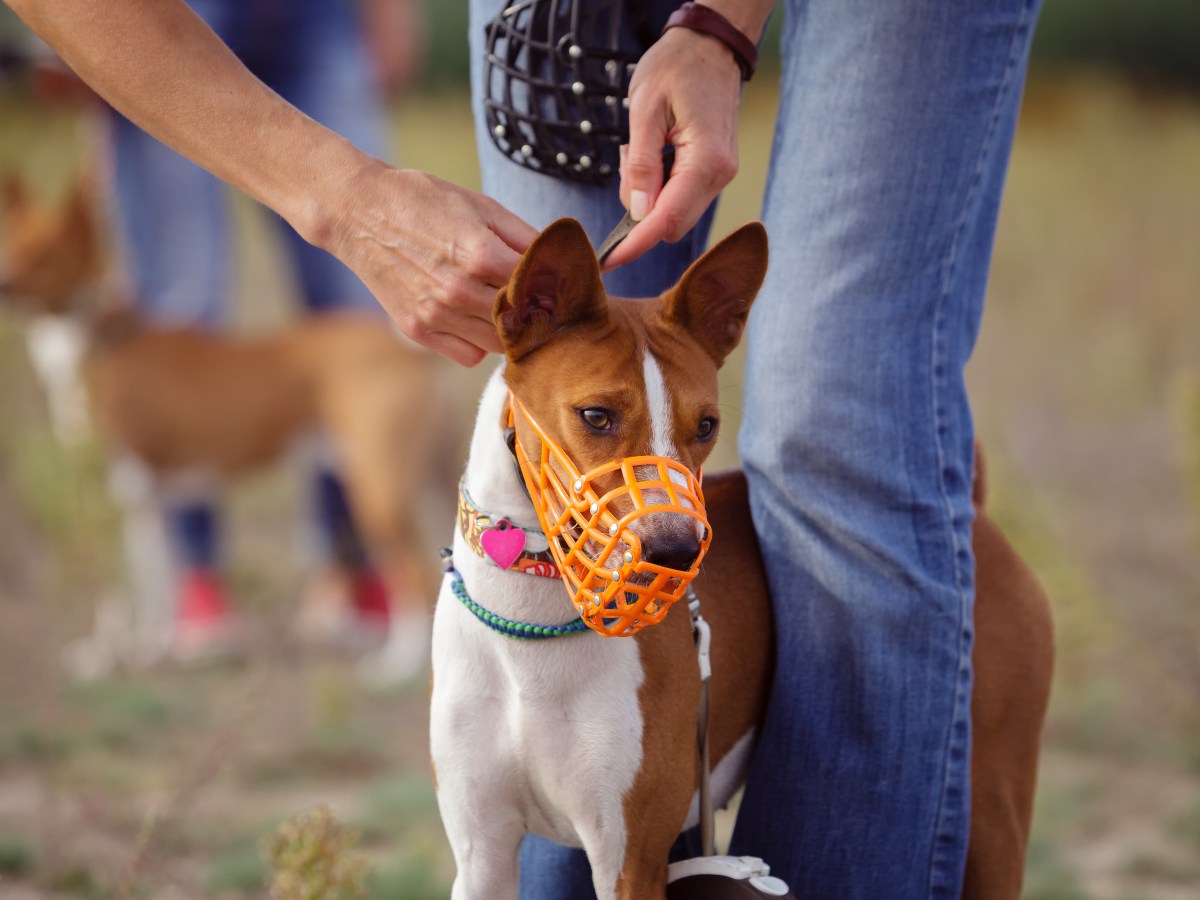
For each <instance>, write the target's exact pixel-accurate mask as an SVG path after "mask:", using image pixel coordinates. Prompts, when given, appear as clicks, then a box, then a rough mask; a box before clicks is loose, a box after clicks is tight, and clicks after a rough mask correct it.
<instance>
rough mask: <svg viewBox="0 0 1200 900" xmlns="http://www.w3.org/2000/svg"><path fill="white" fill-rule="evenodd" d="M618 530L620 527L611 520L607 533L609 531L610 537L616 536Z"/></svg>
mask: <svg viewBox="0 0 1200 900" xmlns="http://www.w3.org/2000/svg"><path fill="white" fill-rule="evenodd" d="M620 530H621V528H620V526H619V525H617V523H616V522H613V523H612V524H611V525H609V526H608V533H609V536H610V537H616V536H617V532H618V531H620Z"/></svg>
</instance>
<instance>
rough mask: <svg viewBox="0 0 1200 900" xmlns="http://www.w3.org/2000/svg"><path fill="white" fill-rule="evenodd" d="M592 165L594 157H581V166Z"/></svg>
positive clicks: (589, 166) (582, 167) (583, 167)
mask: <svg viewBox="0 0 1200 900" xmlns="http://www.w3.org/2000/svg"><path fill="white" fill-rule="evenodd" d="M591 167H592V158H591V157H590V156H581V157H579V168H581V169H590V168H591Z"/></svg>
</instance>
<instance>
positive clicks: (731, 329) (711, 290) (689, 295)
mask: <svg viewBox="0 0 1200 900" xmlns="http://www.w3.org/2000/svg"><path fill="white" fill-rule="evenodd" d="M766 274H767V230H766V229H765V228H763V226H762V223H761V222H751V223H749V224H748V225H743V226H742V227H741V228H739V229H738V230H737V231H735V232H734V233H733V234H731V235H729V237H727V238H725V240H723V241H721V242H720V243H719V244H717V246H715V247H713V248H712V249H711V250H709V251H708V252H707V253H705V254H704V255H703V256H701V257H700V258H699V259H698V260H696V261H695V262H694V263H692V265H691V266H690V267H689V268H688V270H687V271H686V272H684V273H683V278H681V279H679V284H677V285H675V287H673V288H671V290H669V291H667V293H666V294H664V295H663V303H664V313H665V315H666V317H667V319H668V320H670V321H671V322H673V323H675V324H676V325H680V326H682V327H683V328H685V329H687V330H688V332H690V333H691V335H692V336H693V337H694V338H695V339H696V340H697V341H698V342H699V343H700V346H702V347H703V348H704V349H705V351H706V352H707V353H708V355H709V356H711V357H712V359H713V362H715V363H716V364H717V365H718V366H719V365H721V363H723V362H724V361H725V357H726V356H728V355H729V353H730V351H731V350H733V348H734V347H736V346H737V344H738V341H739V340H741V338H742V331H743V330H745V327H746V317H747V316H748V315H749V314H750V304H751V303H753V302H754V298H755V297H756V296H757V295H758V289H759V288H761V287H762V283H763V278H764V277H765V276H766Z"/></svg>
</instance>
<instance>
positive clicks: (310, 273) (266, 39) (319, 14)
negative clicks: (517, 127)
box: [245, 0, 388, 316]
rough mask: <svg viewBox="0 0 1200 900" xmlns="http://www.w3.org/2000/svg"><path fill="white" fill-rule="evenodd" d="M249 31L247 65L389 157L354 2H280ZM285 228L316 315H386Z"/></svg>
mask: <svg viewBox="0 0 1200 900" xmlns="http://www.w3.org/2000/svg"><path fill="white" fill-rule="evenodd" d="M247 32H248V34H247V47H246V49H245V58H246V60H247V64H248V65H249V66H250V68H251V70H252V71H254V73H255V74H256V75H258V76H259V77H260V78H262V80H263V81H264V82H266V84H268V85H269V86H270V87H271V88H273V89H274V90H276V91H278V92H279V94H280V95H281V96H282V97H284V99H286V100H288V101H289V102H290V103H292V104H294V105H295V106H296V107H297V108H298V109H300V110H301V111H303V112H304V113H306V114H307V115H309V116H311V117H312V118H313V119H315V120H316V121H318V122H320V123H321V124H322V125H324V126H326V127H327V128H329V129H330V130H332V131H334V132H336V133H337V134H339V135H341V136H342V137H344V138H345V139H346V140H348V141H350V142H351V143H353V144H354V145H355V146H357V147H358V148H359V149H361V150H363V151H365V152H367V153H369V154H371V155H372V156H375V157H377V158H381V159H382V158H386V157H387V155H388V153H387V127H386V123H387V119H386V116H385V110H384V105H383V98H382V97H381V96H380V93H379V90H378V89H377V88H376V86H375V84H374V83H373V81H372V76H371V72H370V68H369V57H368V53H367V47H366V42H365V41H364V40H363V35H362V29H361V23H360V22H359V20H358V18H357V11H356V9H355V5H354V4H352V3H345V2H341V0H292V2H289V3H286V4H273V5H271V6H269V7H267V8H264V9H263V10H261V11H260V12H259V13H258V16H257V17H256V20H255V22H254V25H253V26H252V27H251V28H249V29H247ZM252 35H253V36H254V37H253V41H252V42H251V36H252ZM279 226H280V233H281V235H282V239H283V243H284V250H285V253H286V254H287V257H288V259H289V260H290V262H291V264H292V267H293V269H294V271H295V273H296V275H297V282H298V287H299V289H300V293H301V297H302V299H303V301H304V304H305V307H306V308H307V310H308V311H309V312H311V313H321V312H327V311H331V310H355V311H360V312H364V313H370V314H374V315H380V316H382V315H383V310H382V307H380V305H379V303H378V301H377V300H376V299H375V298H374V297H373V296H372V295H371V292H370V291H368V290H367V288H366V286H365V285H363V283H362V282H361V281H360V280H359V279H358V276H356V275H355V274H354V273H353V272H351V271H350V269H348V268H347V267H346V266H345V265H343V264H342V263H341V262H339V261H338V260H337V259H336V258H335V257H334V256H333V255H332V254H330V253H327V252H326V251H324V250H321V249H319V248H317V247H314V246H312V245H311V244H309V243H308V242H307V241H305V240H304V239H303V238H302V237H300V235H298V234H297V233H296V232H295V230H294V229H292V228H291V227H290V226H288V225H287V224H286V223H284V222H283V221H282V220H281V221H280V222H279Z"/></svg>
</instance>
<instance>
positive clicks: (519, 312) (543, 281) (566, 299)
mask: <svg viewBox="0 0 1200 900" xmlns="http://www.w3.org/2000/svg"><path fill="white" fill-rule="evenodd" d="M607 316H608V302H607V300H606V299H605V294H604V285H603V284H602V283H601V281H600V265H599V263H597V262H596V251H594V250H593V249H592V245H591V242H590V241H588V237H587V234H586V233H585V232H584V230H583V226H582V225H580V224H579V223H578V222H576V221H575V220H574V219H559V220H558V221H557V222H554V223H553V224H551V225H550V226H549V227H548V228H546V230H545V231H543V232H542V233H541V234H539V235H538V236H537V238H535V239H534V242H533V243H532V244H530V245H529V249H528V250H526V251H525V255H524V256H523V257H522V258H521V261H520V262H519V263H518V264H517V268H516V271H514V272H513V275H512V278H511V279H509V282H508V285H507V286H506V287H503V288H501V289H500V293H499V294H497V296H496V305H495V307H494V308H493V310H492V318H493V319H494V320H495V322H496V330H497V331H498V332H499V333H500V340H501V341H502V342H503V344H504V352H505V354H506V355H507V356H508V358H509V359H511V360H513V361H516V360H518V359H520V358H521V357H523V356H525V355H526V354H528V353H530V352H531V351H533V350H536V349H537V348H538V347H540V346H541V345H542V344H544V343H546V341H547V340H549V339H550V338H551V337H552V336H553V335H554V334H555V333H556V332H559V331H562V330H563V329H566V328H570V327H572V326H574V325H579V324H582V323H584V322H603V321H604V320H605V319H606V318H607Z"/></svg>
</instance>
